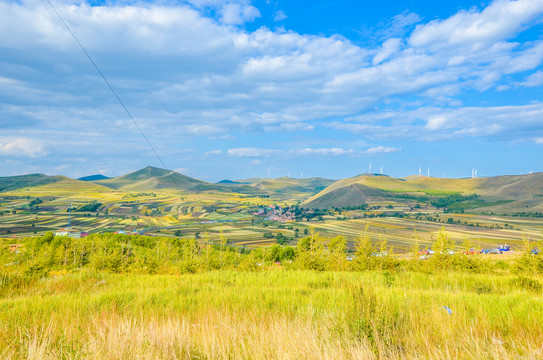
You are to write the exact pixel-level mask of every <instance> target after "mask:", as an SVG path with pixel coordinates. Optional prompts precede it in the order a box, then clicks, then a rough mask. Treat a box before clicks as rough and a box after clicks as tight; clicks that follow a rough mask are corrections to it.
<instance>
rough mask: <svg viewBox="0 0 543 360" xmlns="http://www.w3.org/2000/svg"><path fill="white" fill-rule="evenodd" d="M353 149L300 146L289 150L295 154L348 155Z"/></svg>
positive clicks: (352, 152)
mask: <svg viewBox="0 0 543 360" xmlns="http://www.w3.org/2000/svg"><path fill="white" fill-rule="evenodd" d="M354 152H355V151H354V150H353V149H341V148H320V149H313V148H302V149H294V150H290V153H291V154H296V155H325V156H328V155H331V156H338V155H350V154H354Z"/></svg>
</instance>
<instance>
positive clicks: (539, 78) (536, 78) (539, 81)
mask: <svg viewBox="0 0 543 360" xmlns="http://www.w3.org/2000/svg"><path fill="white" fill-rule="evenodd" d="M516 84H517V85H518V86H525V87H534V86H540V85H543V71H537V72H535V73H533V74H531V75H530V76H528V77H527V78H526V80H524V81H522V82H518V83H516Z"/></svg>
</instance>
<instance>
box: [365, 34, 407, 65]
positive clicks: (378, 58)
mask: <svg viewBox="0 0 543 360" xmlns="http://www.w3.org/2000/svg"><path fill="white" fill-rule="evenodd" d="M401 43H402V41H401V39H397V38H392V39H388V40H387V41H385V42H384V43H383V45H382V46H381V50H379V52H378V53H377V55H375V57H374V58H373V60H372V63H373V65H378V64H380V63H381V62H383V61H385V60H387V59H388V58H389V57H390V56H392V55H393V54H395V53H396V52H398V50H399V49H400V45H401Z"/></svg>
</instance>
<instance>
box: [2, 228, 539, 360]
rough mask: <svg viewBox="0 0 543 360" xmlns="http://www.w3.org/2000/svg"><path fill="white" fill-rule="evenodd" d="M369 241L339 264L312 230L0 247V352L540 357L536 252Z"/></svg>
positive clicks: (443, 236)
mask: <svg viewBox="0 0 543 360" xmlns="http://www.w3.org/2000/svg"><path fill="white" fill-rule="evenodd" d="M366 230H367V228H366ZM223 240H224V239H223ZM10 242H12V240H4V244H6V243H10ZM376 242H377V241H376V240H375V239H373V235H372V234H371V233H369V232H368V231H366V232H365V233H362V234H361V235H360V236H359V237H358V238H357V240H356V242H355V244H356V246H355V249H354V251H355V252H354V253H352V256H353V257H354V259H353V260H352V261H349V260H348V258H347V247H346V246H347V241H346V240H345V238H344V237H342V236H336V237H334V238H325V237H322V236H321V235H320V234H318V233H317V232H314V231H312V232H311V233H310V235H309V236H307V237H303V238H301V239H300V240H299V241H298V243H297V245H296V247H294V248H293V247H290V246H279V245H275V246H273V247H259V248H256V249H255V250H252V251H249V250H244V249H243V248H239V247H232V246H228V245H227V244H226V241H223V242H222V243H210V242H205V241H196V240H194V239H192V240H183V239H176V238H169V237H149V236H128V235H113V234H98V235H91V236H89V237H88V238H85V239H71V238H67V237H54V236H52V235H51V234H46V235H45V236H43V237H33V238H26V239H24V240H23V241H22V242H21V244H17V245H16V248H15V249H14V248H12V247H10V246H4V247H3V248H2V251H1V252H0V308H1V309H2V312H0V357H1V358H3V359H421V358H422V359H536V358H541V357H543V352H542V351H543V347H542V345H543V327H542V325H541V324H542V321H543V302H542V295H543V258H542V257H541V255H532V254H531V253H530V250H531V249H533V248H535V247H537V246H538V245H539V244H538V243H535V242H530V241H528V240H525V242H524V246H525V251H518V252H514V253H512V254H510V255H495V256H492V255H483V254H475V255H467V254H465V253H463V252H461V251H458V252H456V253H455V254H453V255H449V254H448V253H447V252H446V249H447V248H449V247H450V246H451V245H452V244H453V243H452V241H451V238H450V236H449V235H448V234H447V233H446V232H444V231H441V232H440V233H439V236H438V237H437V238H436V239H435V240H434V242H433V244H432V247H433V248H434V249H436V254H435V255H434V256H432V257H431V258H430V259H427V260H422V259H420V258H419V254H418V250H419V249H420V248H415V247H412V249H411V250H412V253H411V254H407V255H391V254H383V253H382V250H383V246H384V245H386V244H384V243H383V242H381V244H376ZM466 246H469V245H468V244H466ZM14 250H15V251H14Z"/></svg>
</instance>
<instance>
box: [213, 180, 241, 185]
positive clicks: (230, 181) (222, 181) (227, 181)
mask: <svg viewBox="0 0 543 360" xmlns="http://www.w3.org/2000/svg"><path fill="white" fill-rule="evenodd" d="M217 184H241V183H240V182H237V181H232V180H221V181H219V182H217Z"/></svg>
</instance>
